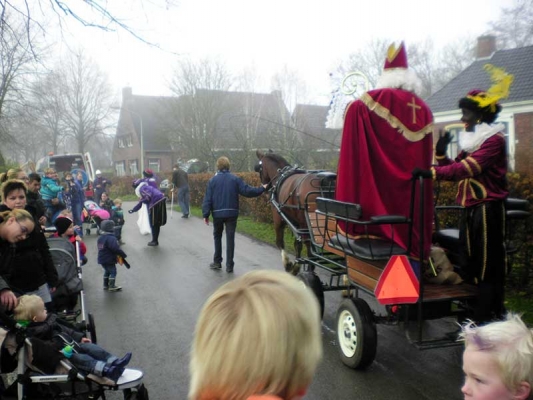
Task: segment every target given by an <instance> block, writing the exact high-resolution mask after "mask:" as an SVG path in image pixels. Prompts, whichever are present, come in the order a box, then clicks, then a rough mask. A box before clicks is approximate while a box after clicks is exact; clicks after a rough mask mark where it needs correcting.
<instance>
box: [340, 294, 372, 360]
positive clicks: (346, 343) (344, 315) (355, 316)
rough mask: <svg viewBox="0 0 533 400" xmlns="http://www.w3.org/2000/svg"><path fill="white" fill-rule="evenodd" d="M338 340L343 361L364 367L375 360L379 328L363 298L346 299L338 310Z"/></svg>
mask: <svg viewBox="0 0 533 400" xmlns="http://www.w3.org/2000/svg"><path fill="white" fill-rule="evenodd" d="M337 342H338V349H339V355H340V357H341V360H342V362H343V363H344V364H345V365H346V366H348V367H350V368H354V369H364V368H366V367H368V366H369V365H370V364H372V362H373V361H374V358H375V357H376V349H377V344H378V343H377V342H378V337H377V330H376V324H375V321H374V315H373V314H372V310H371V309H370V307H369V306H368V304H367V303H366V302H365V301H364V300H362V299H345V300H343V302H342V303H341V305H340V307H339V309H338V310H337Z"/></svg>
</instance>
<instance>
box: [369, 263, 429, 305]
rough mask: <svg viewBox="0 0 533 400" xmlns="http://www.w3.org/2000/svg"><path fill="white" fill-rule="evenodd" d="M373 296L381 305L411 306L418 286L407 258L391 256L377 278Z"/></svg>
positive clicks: (418, 290)
mask: <svg viewBox="0 0 533 400" xmlns="http://www.w3.org/2000/svg"><path fill="white" fill-rule="evenodd" d="M374 295H375V296H376V299H377V300H378V302H379V303H380V304H382V305H387V304H413V303H416V302H417V301H418V298H419V297H420V286H419V283H418V279H417V277H416V275H415V273H414V272H413V268H412V267H411V264H410V263H409V259H408V258H407V256H392V257H391V259H390V260H389V262H388V263H387V266H386V267H385V269H384V270H383V272H382V273H381V276H380V277H379V281H378V284H377V285H376V289H375V290H374Z"/></svg>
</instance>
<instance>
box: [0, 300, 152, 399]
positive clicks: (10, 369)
mask: <svg viewBox="0 0 533 400" xmlns="http://www.w3.org/2000/svg"><path fill="white" fill-rule="evenodd" d="M32 323H33V322H32ZM56 325H57V324H56ZM56 325H54V326H56ZM60 329H61V330H63V327H61V328H60ZM30 333H31V332H30V331H29V330H28V329H27V328H26V327H24V326H23V325H22V324H19V323H17V322H16V321H15V320H14V319H13V318H12V317H11V316H10V315H9V314H7V313H6V312H5V311H4V310H3V309H2V308H0V342H1V344H2V352H1V354H0V355H1V360H0V361H1V362H0V368H1V370H0V372H1V373H2V374H3V376H2V378H3V379H0V398H1V399H3V400H8V399H44V398H46V399H65V398H69V399H93V400H98V399H100V400H104V399H106V398H107V397H106V392H107V390H112V391H122V392H123V396H124V399H125V400H133V399H135V400H148V399H149V397H148V391H147V390H146V388H145V387H144V385H143V383H142V379H143V372H142V371H140V370H136V369H131V368H126V369H124V372H123V373H122V375H121V376H120V377H119V378H118V379H117V381H113V380H111V379H109V378H107V377H102V376H97V375H95V374H92V373H89V374H84V373H83V372H82V371H81V370H82V369H81V368H80V369H79V370H78V368H76V367H75V366H73V363H72V362H71V360H69V359H68V358H67V357H66V356H65V355H64V354H63V352H62V351H57V350H56V349H55V348H54V346H53V345H52V344H51V343H50V342H47V341H46V340H42V339H39V338H37V337H36V336H31V334H30ZM71 333H73V335H74V336H75V337H79V333H77V332H76V331H73V332H71ZM65 347H66V346H65ZM65 347H62V349H65ZM69 350H71V349H70V348H68V347H67V348H66V349H65V351H66V353H67V354H68V352H69ZM125 359H129V356H128V357H125ZM126 361H128V360H123V361H122V363H125V362H126ZM126 363H127V362H126ZM122 368H123V367H119V370H120V369H122ZM116 374H118V373H116Z"/></svg>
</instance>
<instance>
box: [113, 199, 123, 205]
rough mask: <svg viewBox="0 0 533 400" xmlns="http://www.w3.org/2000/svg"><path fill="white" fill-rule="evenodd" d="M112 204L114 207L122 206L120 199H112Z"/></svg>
mask: <svg viewBox="0 0 533 400" xmlns="http://www.w3.org/2000/svg"><path fill="white" fill-rule="evenodd" d="M113 204H114V205H115V206H116V207H122V200H121V199H115V200H113Z"/></svg>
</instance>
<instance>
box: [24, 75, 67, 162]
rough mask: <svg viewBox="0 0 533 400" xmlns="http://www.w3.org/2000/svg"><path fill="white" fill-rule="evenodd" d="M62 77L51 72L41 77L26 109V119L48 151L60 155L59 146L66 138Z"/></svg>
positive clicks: (34, 86) (33, 87)
mask: <svg viewBox="0 0 533 400" xmlns="http://www.w3.org/2000/svg"><path fill="white" fill-rule="evenodd" d="M61 79H62V77H61V75H60V74H59V73H57V72H54V71H51V72H49V73H47V74H44V75H41V77H40V79H39V80H37V81H36V82H34V83H33V84H32V85H31V86H32V89H31V98H30V99H29V101H28V104H27V107H26V118H27V119H29V120H30V121H31V125H33V127H34V129H35V130H36V131H38V132H39V133H40V135H41V137H42V138H44V139H46V141H45V143H47V146H49V148H48V150H49V151H52V152H53V153H54V154H56V153H58V149H59V145H60V143H61V141H62V140H64V136H65V130H66V129H65V123H64V117H65V115H66V114H65V93H64V91H65V86H64V85H60V84H58V82H61Z"/></svg>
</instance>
